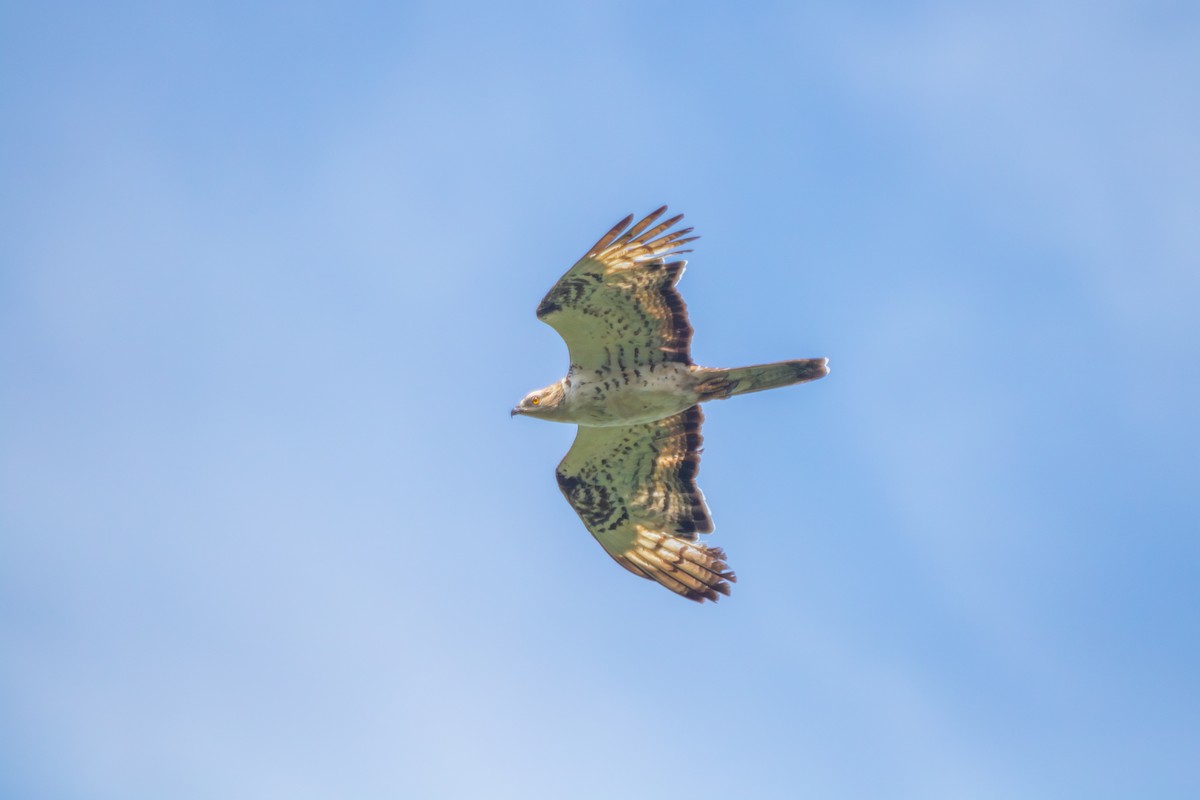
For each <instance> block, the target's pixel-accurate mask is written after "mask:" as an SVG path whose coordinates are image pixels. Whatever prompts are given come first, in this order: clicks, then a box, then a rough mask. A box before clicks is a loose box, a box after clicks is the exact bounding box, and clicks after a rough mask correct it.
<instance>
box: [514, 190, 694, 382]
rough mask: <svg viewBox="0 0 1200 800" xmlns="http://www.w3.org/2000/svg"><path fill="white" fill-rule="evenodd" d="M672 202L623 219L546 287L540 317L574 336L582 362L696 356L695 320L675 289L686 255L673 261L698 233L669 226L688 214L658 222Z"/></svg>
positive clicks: (571, 345) (576, 359)
mask: <svg viewBox="0 0 1200 800" xmlns="http://www.w3.org/2000/svg"><path fill="white" fill-rule="evenodd" d="M666 210H667V207H666V206H663V207H662V208H659V209H658V210H656V211H654V212H653V213H651V214H650V215H649V216H648V217H646V218H645V219H643V220H642V221H640V222H638V223H636V224H634V225H632V226H631V225H630V223H631V222H632V221H633V215H632V214H631V215H630V216H628V217H626V218H625V219H623V220H621V221H620V222H618V223H617V224H616V226H615V227H613V229H612V230H610V231H609V232H608V233H606V234H604V236H602V237H600V241H598V242H596V244H595V245H593V246H592V248H591V249H590V250H588V252H587V254H586V255H584V257H583V258H581V259H580V260H579V261H578V262H577V263H576V264H575V266H573V267H571V268H570V269H569V270H567V273H566V274H565V275H563V276H562V277H561V278H559V279H558V283H556V284H554V287H553V288H552V289H551V290H550V291H549V293H547V294H546V297H545V298H543V300H542V302H541V304H540V305H538V309H537V315H538V319H540V320H542V321H543V322H545V323H546V324H548V325H549V326H550V327H552V328H554V329H555V330H556V331H558V333H559V335H560V336H562V338H563V339H564V340H565V341H566V343H567V349H568V350H569V351H570V354H571V364H572V365H573V366H575V367H577V368H581V369H589V370H590V369H597V368H599V367H601V366H607V367H613V366H619V367H622V368H623V366H624V365H626V364H628V365H629V366H634V365H638V366H640V365H646V364H654V363H661V362H668V361H674V362H681V363H684V364H691V363H692V361H691V354H690V351H691V345H692V326H691V325H690V324H689V323H688V317H687V306H685V305H684V303H683V298H682V297H680V296H679V292H677V291H676V290H675V284H676V283H677V282H678V281H679V276H681V275H682V274H683V270H684V267H685V266H686V264H687V262H686V261H666V259H667V258H669V257H673V256H677V255H679V254H681V253H687V252H691V251H690V250H680V249H679V248H680V247H681V246H682V245H685V244H687V243H688V242H692V241H695V240H696V239H697V238H698V237H696V236H690V237H689V236H688V235H687V234H689V233H691V231H692V229H691V228H684V229H682V230H678V231H673V232H671V233H666V231H667V230H668V229H669V228H670V227H671V226H673V225H674V224H675V223H677V222H679V220H681V219H683V215H682V214H679V215H678V216H674V217H671V218H670V219H668V220H666V221H665V222H660V223H658V224H657V225H655V224H654V223H655V221H656V220H657V219H658V218H659V217H661V216H662V215H663V213H664V212H665V211H666Z"/></svg>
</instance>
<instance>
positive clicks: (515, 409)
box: [508, 406, 521, 419]
mask: <svg viewBox="0 0 1200 800" xmlns="http://www.w3.org/2000/svg"><path fill="white" fill-rule="evenodd" d="M520 413H521V407H520V406H517V407H516V408H514V409H513V410H512V411H510V412H508V418H509V419H512V418H513V417H515V416H516V415H517V414H520Z"/></svg>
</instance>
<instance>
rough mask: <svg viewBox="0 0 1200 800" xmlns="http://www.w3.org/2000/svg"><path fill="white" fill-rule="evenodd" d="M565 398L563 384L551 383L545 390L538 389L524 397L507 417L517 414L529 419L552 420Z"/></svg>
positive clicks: (559, 382) (560, 382)
mask: <svg viewBox="0 0 1200 800" xmlns="http://www.w3.org/2000/svg"><path fill="white" fill-rule="evenodd" d="M565 397H566V392H565V391H564V389H563V382H562V381H558V382H557V383H552V384H550V385H549V386H547V387H546V388H545V389H538V390H537V391H536V392H530V393H529V394H527V395H525V397H523V398H522V399H521V402H520V403H517V407H516V408H514V409H513V410H512V413H511V414H509V416H511V417H515V416H516V415H518V414H524V415H526V416H530V417H546V418H547V419H554V418H555V416H557V414H558V411H559V408H560V407H561V406H562V403H563V399H564V398H565Z"/></svg>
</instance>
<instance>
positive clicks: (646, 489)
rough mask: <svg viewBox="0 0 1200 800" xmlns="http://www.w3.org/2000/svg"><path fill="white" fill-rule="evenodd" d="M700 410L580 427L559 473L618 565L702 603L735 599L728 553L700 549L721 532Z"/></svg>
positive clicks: (562, 486) (560, 482)
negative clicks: (708, 485)
mask: <svg viewBox="0 0 1200 800" xmlns="http://www.w3.org/2000/svg"><path fill="white" fill-rule="evenodd" d="M703 421H704V415H703V414H702V413H701V412H700V406H692V407H691V408H689V409H687V410H686V411H683V412H681V413H679V414H676V415H675V416H673V417H667V418H666V419H662V420H658V421H657V422H650V423H646V424H643V425H631V426H629V427H624V428H621V427H612V428H599V427H585V426H582V425H581V426H579V432H578V433H577V434H576V435H575V443H574V444H572V445H571V449H570V450H569V451H568V452H567V455H566V457H565V458H563V460H562V463H560V464H559V465H558V470H557V472H556V473H555V474H556V477H557V478H558V486H559V488H560V489H562V493H563V495H565V496H566V498H567V502H568V503H570V504H571V507H572V508H574V509H575V513H577V514H579V517H580V519H582V520H583V524H584V525H586V526H587V529H588V530H589V531H591V532H592V535H593V536H595V537H596V539H597V540H599V542H600V544H601V545H603V546H604V549H605V550H607V551H608V554H609V555H610V556H612V557H613V558H614V559H616V561H617V563H618V564H620V565H621V566H623V567H625V568H626V569H628V570H629V571H630V572H632V573H634V574H635V575H640V576H642V577H643V578H649V579H650V580H654V581H658V582H659V583H661V584H662V585H663V586H665V587H667V588H668V589H670V590H671V591H673V592H676V593H677V594H681V595H683V596H684V597H686V598H688V599H690V600H696V601H698V602H702V601H704V600H705V599H708V600H716V599H717V596H718V593H720V594H724V595H728V594H729V583H728V582H730V581H732V582H736V581H737V578H736V577H735V576H734V574H733V573H732V572H728V571H726V567H727V565H726V564H725V553H724V552H723V551H722V550H721V549H720V548H716V547H706V546H704V545H702V544H697V543H696V541H695V539H696V534H698V533H709V532H711V531H712V529H713V525H712V519H711V518H710V517H709V515H708V506H707V505H705V503H704V495H703V494H701V492H700V489H699V488H698V487H697V486H696V473H697V471H699V469H700V445H701V443H702V442H703V438H702V437H701V435H700V424H701V423H702V422H703Z"/></svg>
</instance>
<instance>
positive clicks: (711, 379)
mask: <svg viewBox="0 0 1200 800" xmlns="http://www.w3.org/2000/svg"><path fill="white" fill-rule="evenodd" d="M693 369H694V373H695V375H696V377H697V378H699V379H700V380H699V383H697V384H696V391H697V392H698V393H699V394H700V402H704V401H705V400H724V399H725V398H726V397H732V396H734V395H735V394H747V393H749V392H761V391H763V390H765V389H777V388H779V387H780V386H791V385H792V384H793V383H804V382H805V381H815V380H817V379H818V378H824V377H825V376H826V375H828V374H829V359H827V358H800V359H796V360H794V361H777V362H775V363H774V364H756V365H755V366H753V367H734V368H733V369H712V368H709V367H694V368H693Z"/></svg>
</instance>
